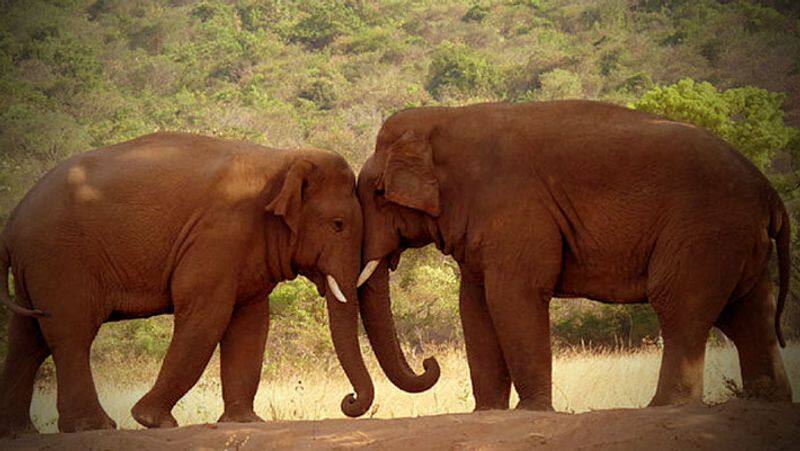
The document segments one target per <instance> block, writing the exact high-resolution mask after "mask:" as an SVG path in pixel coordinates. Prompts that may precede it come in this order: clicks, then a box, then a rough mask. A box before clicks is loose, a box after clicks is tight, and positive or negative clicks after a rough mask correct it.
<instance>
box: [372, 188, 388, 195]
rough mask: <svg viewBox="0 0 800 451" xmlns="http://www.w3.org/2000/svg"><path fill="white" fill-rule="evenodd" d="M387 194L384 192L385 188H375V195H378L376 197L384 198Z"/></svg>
mask: <svg viewBox="0 0 800 451" xmlns="http://www.w3.org/2000/svg"><path fill="white" fill-rule="evenodd" d="M385 193H386V192H385V191H384V189H383V188H375V195H376V196H379V197H380V196H383V195H384V194H385Z"/></svg>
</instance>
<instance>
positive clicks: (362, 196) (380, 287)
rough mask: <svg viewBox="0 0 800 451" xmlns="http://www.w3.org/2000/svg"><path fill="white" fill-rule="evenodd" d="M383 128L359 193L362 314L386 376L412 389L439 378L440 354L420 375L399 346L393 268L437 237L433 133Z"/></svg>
mask: <svg viewBox="0 0 800 451" xmlns="http://www.w3.org/2000/svg"><path fill="white" fill-rule="evenodd" d="M392 130H393V129H392V128H391V127H388V126H386V125H385V126H384V127H383V129H382V130H381V133H380V134H379V135H378V142H377V145H376V150H375V154H374V155H373V156H372V157H370V158H369V159H368V160H367V162H366V163H365V164H364V167H363V168H362V170H361V172H360V174H359V180H358V195H359V200H360V201H361V207H362V209H363V211H364V226H365V227H364V229H365V235H364V249H363V261H364V263H365V266H364V269H363V271H362V273H361V275H360V277H359V281H358V282H359V286H362V284H363V286H362V287H361V291H360V296H361V303H360V307H361V316H362V320H363V321H364V328H365V329H366V332H367V336H368V337H369V340H370V344H371V345H372V348H373V350H374V351H375V355H376V356H377V358H378V362H379V363H380V365H381V368H382V369H383V371H384V372H385V373H386V375H387V377H388V378H389V379H390V380H391V381H392V383H394V384H395V385H396V386H397V387H399V388H400V389H402V390H405V391H408V392H420V391H424V390H427V389H428V388H430V387H432V386H433V385H434V384H435V383H436V381H437V380H438V378H439V365H438V363H437V361H436V359H435V358H433V357H429V358H427V359H426V360H425V361H424V362H423V367H424V370H425V372H424V373H423V374H422V375H416V374H415V373H414V372H413V371H412V370H411V368H410V366H409V365H408V363H407V361H406V359H405V356H404V355H403V353H402V350H401V348H400V346H399V343H398V339H397V334H396V330H395V326H394V320H393V318H392V314H391V301H390V297H389V270H390V269H392V270H394V269H395V268H396V267H397V264H398V262H399V259H400V254H401V253H402V252H403V250H405V249H406V248H410V247H421V246H424V245H426V244H428V243H431V242H432V241H434V239H433V236H434V233H435V219H436V217H437V216H438V215H439V213H440V209H441V205H440V199H439V184H438V181H437V177H436V173H435V169H434V164H433V152H432V147H431V142H430V139H429V138H430V131H425V130H422V131H419V130H417V131H414V130H405V131H402V129H401V133H402V134H398V133H393V132H392Z"/></svg>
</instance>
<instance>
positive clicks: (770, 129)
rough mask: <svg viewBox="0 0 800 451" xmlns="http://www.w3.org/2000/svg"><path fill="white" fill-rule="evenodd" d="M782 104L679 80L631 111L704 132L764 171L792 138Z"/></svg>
mask: <svg viewBox="0 0 800 451" xmlns="http://www.w3.org/2000/svg"><path fill="white" fill-rule="evenodd" d="M783 100H784V95H783V94H778V93H774V92H769V91H767V90H765V89H761V88H756V87H752V86H746V87H743V88H732V89H728V90H725V91H719V90H717V88H715V87H714V86H713V85H712V84H711V83H708V82H701V83H698V82H695V81H694V80H692V79H683V80H681V81H679V82H678V83H675V84H673V85H668V86H657V87H655V88H653V89H652V90H650V91H648V92H647V93H645V94H644V96H642V98H641V99H640V100H639V101H638V102H635V103H634V104H633V106H634V108H636V109H639V110H642V111H648V112H651V113H656V114H659V115H661V116H664V117H666V118H669V119H673V120H677V121H683V122H688V123H690V124H694V125H698V126H700V127H704V128H707V129H708V130H711V131H712V132H714V133H715V134H717V135H718V136H720V137H721V138H722V139H724V140H725V141H727V142H728V143H730V144H731V145H733V146H734V147H735V148H737V149H738V150H739V151H740V152H742V153H743V154H744V155H745V156H747V157H748V158H749V159H750V160H751V161H753V163H754V164H755V165H756V166H758V167H759V168H760V169H761V170H764V168H765V167H766V166H767V164H768V163H769V162H770V161H771V158H772V156H773V154H774V153H775V151H776V150H779V149H784V148H785V147H786V146H787V145H788V144H789V141H790V139H791V137H792V133H793V132H792V129H791V128H790V127H787V126H786V124H785V123H784V120H783V111H782V110H781V105H782V104H783Z"/></svg>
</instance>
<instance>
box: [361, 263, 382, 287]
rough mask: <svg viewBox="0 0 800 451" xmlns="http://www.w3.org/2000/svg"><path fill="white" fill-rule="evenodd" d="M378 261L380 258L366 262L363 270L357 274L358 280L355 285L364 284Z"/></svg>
mask: <svg viewBox="0 0 800 451" xmlns="http://www.w3.org/2000/svg"><path fill="white" fill-rule="evenodd" d="M380 262H381V261H380V260H370V261H369V262H367V264H366V266H364V270H363V271H361V274H360V275H359V276H358V282H356V287H360V286H361V285H364V282H366V281H367V280H369V278H370V277H371V276H372V273H374V272H375V268H377V267H378V265H379V264H380Z"/></svg>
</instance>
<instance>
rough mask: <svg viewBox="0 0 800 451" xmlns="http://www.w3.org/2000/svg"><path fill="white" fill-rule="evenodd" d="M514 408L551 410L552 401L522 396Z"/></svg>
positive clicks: (539, 410)
mask: <svg viewBox="0 0 800 451" xmlns="http://www.w3.org/2000/svg"><path fill="white" fill-rule="evenodd" d="M516 410H533V411H538V412H552V411H553V410H554V409H553V403H552V401H550V400H549V399H548V400H543V399H537V398H522V399H520V400H519V403H517V407H516Z"/></svg>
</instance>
